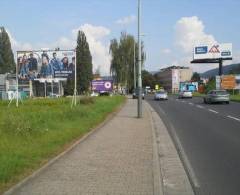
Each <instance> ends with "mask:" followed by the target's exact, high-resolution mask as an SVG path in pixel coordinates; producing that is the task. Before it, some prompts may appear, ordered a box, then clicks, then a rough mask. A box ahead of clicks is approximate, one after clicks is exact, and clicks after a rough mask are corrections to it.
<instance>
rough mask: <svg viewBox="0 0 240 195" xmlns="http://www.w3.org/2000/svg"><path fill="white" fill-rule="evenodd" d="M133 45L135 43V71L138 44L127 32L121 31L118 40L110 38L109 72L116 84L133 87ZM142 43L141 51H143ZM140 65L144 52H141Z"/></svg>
mask: <svg viewBox="0 0 240 195" xmlns="http://www.w3.org/2000/svg"><path fill="white" fill-rule="evenodd" d="M134 45H135V51H136V55H135V62H136V73H137V61H138V55H137V51H138V44H137V43H136V42H135V39H134V37H133V36H132V35H129V34H127V33H123V32H122V33H121V37H120V40H119V41H118V40H117V39H113V40H111V43H110V48H109V52H110V54H111V56H112V60H111V67H110V72H111V74H112V75H113V77H114V80H115V82H116V84H117V86H118V85H119V84H120V85H121V86H126V87H127V88H128V89H130V90H131V89H132V88H133V85H134V83H133V77H134ZM143 47H144V46H143V43H142V51H143ZM142 59H143V60H142V66H143V63H144V61H145V54H144V52H142Z"/></svg>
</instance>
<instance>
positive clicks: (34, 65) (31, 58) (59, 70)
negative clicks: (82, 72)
mask: <svg viewBox="0 0 240 195" xmlns="http://www.w3.org/2000/svg"><path fill="white" fill-rule="evenodd" d="M74 70H75V51H74V50H59V51H53V50H47V51H42V50H41V51H18V52H17V71H18V79H20V80H35V79H41V78H45V79H47V78H65V79H67V78H71V77H72V76H73V72H74Z"/></svg>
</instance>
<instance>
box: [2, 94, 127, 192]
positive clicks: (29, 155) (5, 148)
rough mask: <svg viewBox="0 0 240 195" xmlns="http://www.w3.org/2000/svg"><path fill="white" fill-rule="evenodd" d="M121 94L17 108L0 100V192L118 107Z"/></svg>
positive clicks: (38, 102) (26, 103)
mask: <svg viewBox="0 0 240 195" xmlns="http://www.w3.org/2000/svg"><path fill="white" fill-rule="evenodd" d="M124 100H125V98H124V97H121V96H113V97H98V98H95V99H94V100H92V99H91V100H89V99H87V100H86V99H85V100H83V101H82V103H81V104H80V105H78V106H77V107H75V108H72V109H71V107H70V105H71V99H67V98H62V99H47V100H45V99H41V100H40V99H38V100H26V101H24V105H20V107H19V108H16V107H15V106H14V105H13V104H12V105H11V106H10V107H9V108H8V107H7V103H8V102H3V101H0V194H1V192H3V191H4V190H5V189H6V188H8V187H9V186H11V185H13V184H14V183H16V182H18V181H19V180H21V179H22V178H24V177H25V176H27V175H29V174H30V173H31V172H32V171H34V170H36V169H37V168H39V167H40V166H42V165H43V164H44V163H46V162H47V161H48V160H49V159H50V158H52V157H54V156H56V155H57V154H58V153H60V152H61V151H63V150H64V148H66V147H68V146H69V145H70V144H71V143H73V142H74V141H75V140H77V139H79V138H80V137H81V136H83V135H84V134H85V133H87V132H89V131H90V130H91V129H92V128H93V127H95V126H96V125H97V124H99V123H100V122H102V121H103V120H104V119H105V118H106V117H107V115H108V114H109V113H111V112H113V111H114V110H116V109H117V107H119V105H120V104H122V103H123V102H124Z"/></svg>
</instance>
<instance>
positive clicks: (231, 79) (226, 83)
mask: <svg viewBox="0 0 240 195" xmlns="http://www.w3.org/2000/svg"><path fill="white" fill-rule="evenodd" d="M235 87H236V78H235V76H234V75H226V76H222V78H221V88H222V89H234V88H235Z"/></svg>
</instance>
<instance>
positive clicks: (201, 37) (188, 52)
mask: <svg viewBox="0 0 240 195" xmlns="http://www.w3.org/2000/svg"><path fill="white" fill-rule="evenodd" d="M175 43H176V45H177V47H179V48H180V49H181V51H182V52H181V55H182V57H180V59H178V60H175V61H174V62H173V64H175V65H180V66H189V67H191V68H192V69H193V71H197V72H204V71H206V70H209V69H212V68H216V67H218V64H191V63H190V61H192V52H193V48H194V46H196V45H201V44H216V43H217V41H216V40H215V38H214V36H213V35H211V34H207V33H206V32H205V26H204V24H203V22H202V21H201V20H200V19H199V18H198V17H197V16H192V17H182V18H180V19H179V20H178V21H177V23H176V25H175ZM178 51H179V50H178Z"/></svg>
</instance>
